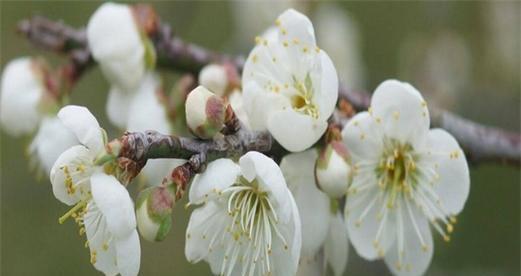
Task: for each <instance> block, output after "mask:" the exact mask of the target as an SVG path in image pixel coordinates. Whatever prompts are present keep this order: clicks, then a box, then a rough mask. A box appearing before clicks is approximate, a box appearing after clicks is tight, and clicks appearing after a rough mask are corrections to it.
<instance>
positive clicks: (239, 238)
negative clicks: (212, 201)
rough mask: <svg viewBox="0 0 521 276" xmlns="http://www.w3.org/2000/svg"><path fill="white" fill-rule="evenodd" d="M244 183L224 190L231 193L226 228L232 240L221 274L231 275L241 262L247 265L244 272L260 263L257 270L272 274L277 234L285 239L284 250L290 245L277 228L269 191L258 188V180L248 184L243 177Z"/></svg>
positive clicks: (242, 181) (251, 270)
mask: <svg viewBox="0 0 521 276" xmlns="http://www.w3.org/2000/svg"><path fill="white" fill-rule="evenodd" d="M240 182H241V183H237V184H235V185H233V186H231V187H229V188H227V189H225V190H223V193H227V194H229V197H228V199H227V204H228V215H229V216H230V217H231V218H232V220H231V224H230V225H229V226H228V227H227V229H226V231H227V232H228V233H229V235H231V237H232V242H230V243H229V245H228V246H227V249H226V251H225V255H224V259H223V263H222V266H221V275H229V274H230V273H231V272H232V271H233V268H234V266H235V263H236V262H237V261H239V262H241V263H244V264H247V265H244V266H243V273H242V275H251V273H254V272H255V269H256V264H257V263H258V262H260V266H258V264H257V266H258V267H257V270H259V271H261V272H262V274H263V275H265V274H266V275H269V274H270V273H272V271H271V265H270V258H271V254H272V248H273V242H274V239H275V237H276V236H278V238H279V239H280V240H281V241H282V243H283V246H284V249H286V250H287V249H288V246H287V243H286V241H285V239H284V237H283V236H282V234H281V232H280V230H279V229H278V227H277V224H278V218H277V214H276V213H275V209H274V208H273V205H272V203H271V201H270V198H269V197H268V194H267V193H266V192H264V191H261V190H260V189H259V188H258V184H257V182H256V181H255V180H254V181H253V182H252V183H247V181H246V180H245V179H241V180H240ZM245 183H247V184H245ZM244 249H246V250H245V251H244ZM241 251H242V252H241Z"/></svg>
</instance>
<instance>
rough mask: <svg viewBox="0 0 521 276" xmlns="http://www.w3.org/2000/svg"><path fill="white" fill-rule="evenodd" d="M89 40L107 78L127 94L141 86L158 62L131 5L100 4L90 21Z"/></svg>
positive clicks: (91, 48) (90, 46)
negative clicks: (144, 78)
mask: <svg viewBox="0 0 521 276" xmlns="http://www.w3.org/2000/svg"><path fill="white" fill-rule="evenodd" d="M87 39H88V42H89V49H90V50H91V51H92V55H93V57H94V59H95V60H96V61H97V62H98V63H99V65H100V67H101V70H102V71H103V73H104V75H105V77H106V78H107V79H108V80H109V81H110V83H111V84H112V85H115V86H117V87H119V88H120V89H123V90H124V91H125V90H128V89H133V88H135V87H136V86H138V85H139V82H140V81H141V79H142V78H143V77H144V76H145V72H146V70H147V69H150V67H152V66H153V63H154V62H155V54H151V53H150V52H151V51H153V50H152V49H151V48H150V47H148V45H149V41H148V38H147V37H146V35H143V33H142V31H141V30H140V28H139V26H138V25H137V22H136V20H135V18H134V15H133V11H132V8H131V7H130V6H128V5H124V4H116V3H104V4H103V5H101V6H100V7H99V8H98V9H97V10H96V11H95V12H94V14H93V15H92V17H91V18H90V19H89V23H88V24H87Z"/></svg>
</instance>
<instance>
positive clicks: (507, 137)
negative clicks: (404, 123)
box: [19, 17, 521, 166]
mask: <svg viewBox="0 0 521 276" xmlns="http://www.w3.org/2000/svg"><path fill="white" fill-rule="evenodd" d="M19 31H20V32H21V33H23V34H25V35H26V36H27V38H28V39H29V41H31V42H32V43H34V44H35V45H37V46H38V47H42V48H44V49H49V50H53V51H55V52H60V53H65V54H69V55H70V56H71V60H73V62H72V65H73V66H75V67H77V68H78V69H77V70H73V72H77V73H78V74H77V76H76V78H77V77H78V76H79V74H81V73H82V72H84V71H85V69H86V68H88V67H90V66H91V65H93V62H92V58H91V57H90V54H88V58H86V56H87V53H88V47H87V42H86V39H85V34H84V30H83V29H79V30H75V29H72V28H71V27H68V26H66V25H64V24H63V23H61V22H55V21H51V20H48V19H45V18H42V17H33V18H32V19H30V20H24V21H22V22H21V23H20V27H19ZM152 41H153V42H154V45H155V48H156V52H157V56H158V64H159V65H160V66H162V67H168V68H170V69H174V70H178V71H183V72H191V73H193V74H197V73H198V71H199V70H200V69H201V68H202V67H203V66H204V65H206V64H208V63H223V62H227V63H231V64H234V65H235V66H236V67H237V68H238V69H239V70H241V69H242V67H243V66H244V58H243V57H240V56H239V57H235V56H229V55H224V54H221V53H218V52H214V51H210V50H207V49H205V48H203V47H200V46H197V45H194V44H191V43H187V42H185V41H183V40H182V39H181V38H179V37H177V36H175V35H173V34H172V30H171V27H170V26H168V25H165V24H162V25H160V27H159V28H158V30H157V32H155V33H154V35H153V37H152ZM72 46H74V47H77V48H74V47H72ZM77 50H81V51H82V52H83V58H82V59H74V58H73V55H72V53H73V52H74V51H77ZM339 96H340V98H342V99H345V100H347V101H348V102H349V103H350V104H351V105H352V106H353V107H354V108H355V109H356V110H357V111H361V110H366V109H367V108H368V106H369V104H370V96H369V95H368V94H367V93H364V92H359V91H352V90H348V89H347V88H346V87H345V86H342V85H340V88H339ZM431 124H432V126H434V127H441V128H444V129H446V130H447V131H449V132H450V133H451V134H452V135H454V137H456V139H457V140H458V142H459V143H460V145H461V146H462V148H463V149H464V150H465V153H466V155H467V157H468V159H469V161H470V162H472V163H475V164H477V163H487V162H488V163H501V164H510V165H514V166H519V165H520V164H521V137H520V135H519V133H514V132H508V131H505V130H501V129H497V128H493V127H488V126H485V125H481V124H478V123H476V122H472V121H470V120H467V119H464V118H461V117H459V116H458V115H456V114H453V113H451V112H448V111H444V110H441V109H436V108H431ZM250 138H252V137H250ZM177 139H178V140H179V141H178V142H179V143H183V142H181V141H184V142H186V141H185V140H183V138H177ZM184 139H186V138H184ZM174 140H176V139H174V138H172V141H174ZM270 140H271V138H270ZM192 142H193V141H192ZM250 142H251V141H250ZM175 143H176V142H174V144H173V145H175ZM187 143H188V142H187ZM193 143H194V145H195V144H197V145H198V146H199V147H202V146H203V145H201V144H200V142H193ZM198 143H199V144H198ZM216 143H217V142H216ZM221 143H222V141H221ZM190 144H191V143H188V144H186V146H188V145H190ZM216 146H217V144H215V145H212V146H211V147H216ZM180 148H181V149H183V150H185V149H184V148H183V146H181V147H180ZM232 148H233V147H231V148H226V147H224V148H220V149H219V150H216V152H219V154H224V152H223V150H225V149H226V150H228V149H230V150H231V149H232ZM181 153H182V155H183V154H184V152H183V151H181ZM224 155H225V154H224ZM183 156H184V155H183ZM171 157H172V156H171ZM178 157H182V156H178Z"/></svg>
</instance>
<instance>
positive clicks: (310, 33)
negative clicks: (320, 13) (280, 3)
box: [277, 9, 316, 46]
mask: <svg viewBox="0 0 521 276" xmlns="http://www.w3.org/2000/svg"><path fill="white" fill-rule="evenodd" d="M277 23H280V26H279V27H280V28H284V29H285V30H286V31H287V36H288V38H289V39H290V40H291V39H295V38H296V39H298V40H299V41H301V42H302V43H304V44H306V45H309V46H315V44H316V42H315V31H314V30H313V24H311V21H310V20H309V18H307V17H306V16H305V15H303V14H302V13H300V12H298V11H296V10H294V9H288V10H286V11H285V12H283V13H282V14H281V15H280V16H279V18H278V21H277Z"/></svg>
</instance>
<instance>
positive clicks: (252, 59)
mask: <svg viewBox="0 0 521 276" xmlns="http://www.w3.org/2000/svg"><path fill="white" fill-rule="evenodd" d="M251 61H252V62H253V63H256V62H257V55H253V56H251Z"/></svg>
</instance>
